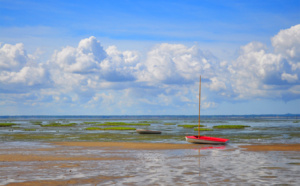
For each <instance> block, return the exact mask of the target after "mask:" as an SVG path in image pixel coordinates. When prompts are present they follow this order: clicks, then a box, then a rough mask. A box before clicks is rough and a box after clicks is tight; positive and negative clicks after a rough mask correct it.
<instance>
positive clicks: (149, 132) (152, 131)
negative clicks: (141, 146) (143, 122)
mask: <svg viewBox="0 0 300 186" xmlns="http://www.w3.org/2000/svg"><path fill="white" fill-rule="evenodd" d="M136 132H137V133H139V134H161V131H157V130H146V129H136Z"/></svg>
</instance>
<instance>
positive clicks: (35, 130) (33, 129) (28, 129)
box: [23, 129, 36, 131]
mask: <svg viewBox="0 0 300 186" xmlns="http://www.w3.org/2000/svg"><path fill="white" fill-rule="evenodd" d="M23 130H24V131H36V129H23Z"/></svg>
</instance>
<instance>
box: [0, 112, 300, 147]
mask: <svg viewBox="0 0 300 186" xmlns="http://www.w3.org/2000/svg"><path fill="white" fill-rule="evenodd" d="M197 119H198V117H197V116H128V117H125V116H110V117H109V116H102V117H101V116H98V117H88V116H74V117H70V116H69V117H68V116H65V117H63V116H61V117H55V116H52V117H50V116H48V117H42V116H41V117H37V116H35V117H34V116H32V117H29V116H28V117H22V116H20V117H11V118H7V117H0V122H13V123H15V124H17V125H14V126H12V127H0V140H1V141H137V142H156V143H157V142H165V143H185V139H184V136H186V135H197V134H198V133H197V131H194V130H193V128H183V127H180V126H178V125H182V124H194V125H195V124H196V125H197V123H198V121H197ZM34 121H40V122H42V124H43V125H45V124H48V123H51V122H58V123H62V124H68V123H76V125H75V126H70V127H41V126H40V125H34V124H33V122H34ZM115 121H117V122H126V123H140V122H146V123H148V124H150V126H131V127H135V128H145V129H150V130H160V131H162V134H161V135H140V134H137V133H136V132H135V131H134V130H129V131H118V130H116V131H114V130H111V131H100V130H97V131H89V130H85V129H86V128H87V127H94V126H95V124H84V122H98V123H104V122H115ZM165 124H172V125H165ZM201 124H203V125H205V128H211V129H212V128H213V126H216V125H247V126H250V127H246V128H244V129H214V130H213V131H203V132H201V135H207V136H215V137H223V138H228V139H230V142H231V143H300V120H299V119H297V117H284V116H282V117H267V118H266V117H262V116H253V117H249V116H235V117H220V116H219V117H217V116H211V117H205V116H204V117H202V119H201ZM98 127H99V126H98ZM26 129H34V130H35V131H26Z"/></svg>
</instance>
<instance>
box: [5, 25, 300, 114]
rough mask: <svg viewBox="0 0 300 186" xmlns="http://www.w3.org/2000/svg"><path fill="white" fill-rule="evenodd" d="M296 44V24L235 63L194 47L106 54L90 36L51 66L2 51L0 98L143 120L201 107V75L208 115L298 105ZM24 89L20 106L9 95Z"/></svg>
mask: <svg viewBox="0 0 300 186" xmlns="http://www.w3.org/2000/svg"><path fill="white" fill-rule="evenodd" d="M299 43H300V26H299V25H296V26H294V27H291V28H289V29H286V30H281V31H280V32H279V33H278V34H277V35H275V36H274V37H273V38H272V45H273V48H270V49H268V48H267V47H266V45H264V44H263V43H260V42H250V43H249V44H247V45H245V46H241V48H240V53H239V55H238V57H237V58H236V59H234V60H232V61H223V60H218V59H217V58H216V57H214V55H212V54H211V53H209V52H205V51H202V50H200V49H199V47H198V46H197V45H195V46H191V47H188V46H186V45H183V44H168V43H163V44H159V45H156V46H154V47H153V48H152V49H151V50H150V51H148V52H147V53H145V54H142V53H140V52H138V51H129V50H127V51H120V50H118V48H117V47H116V46H109V47H107V48H106V49H104V48H103V47H102V46H101V44H100V42H99V41H98V40H97V39H96V38H95V37H93V36H91V37H89V38H86V39H82V40H81V41H80V42H79V44H78V46H76V47H73V46H67V47H64V48H62V49H61V50H58V51H55V52H54V53H53V55H52V57H51V58H50V59H49V60H48V61H47V62H40V61H38V60H39V57H38V56H37V54H38V52H37V54H27V53H26V51H25V49H24V46H23V44H20V43H19V44H16V45H10V44H2V45H1V46H0V86H1V87H0V89H1V91H2V94H1V95H0V96H1V97H2V98H3V97H9V96H11V97H10V100H9V101H7V102H6V103H8V102H10V103H17V102H21V101H20V100H21V99H27V100H30V101H27V102H26V104H28V105H32V104H35V102H39V103H41V104H42V103H43V102H45V104H46V103H56V104H58V103H60V104H68V105H71V106H75V107H76V106H77V107H84V108H90V107H94V108H96V107H101V106H106V107H107V108H108V107H109V109H110V111H114V110H117V111H121V112H122V113H126V109H127V108H129V109H132V110H137V111H139V113H141V114H142V113H143V112H142V111H141V110H140V108H146V107H147V108H149V110H151V109H158V108H163V109H164V110H169V108H171V107H172V108H177V109H178V110H180V109H182V110H184V109H185V107H187V106H189V107H194V106H195V105H194V104H193V103H195V104H196V103H197V97H196V96H197V95H198V82H199V75H202V83H203V88H204V91H203V92H202V94H203V95H202V96H203V97H205V101H204V102H203V104H202V108H203V109H209V108H215V107H218V105H220V104H219V103H220V102H222V101H225V100H226V101H229V102H230V101H233V100H234V101H235V100H249V99H250V100H251V99H257V98H268V99H269V98H271V99H284V100H292V99H299V97H300V93H299V86H300V81H299V77H300V60H299V59H300V44H299ZM273 49H274V50H273ZM20 90H21V93H24V92H25V93H26V96H23V97H20V98H19V99H17V98H16V94H14V95H13V96H12V94H10V93H9V92H14V93H16V92H18V91H20ZM4 94H5V95H4ZM19 94H20V93H19ZM20 96H21V95H20ZM0 102H1V103H4V102H3V101H1V100H0ZM24 103H25V101H24ZM37 105H38V104H37ZM145 105H146V106H145ZM121 107H123V109H120V108H121ZM144 113H145V112H144Z"/></svg>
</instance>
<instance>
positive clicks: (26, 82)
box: [0, 43, 49, 92]
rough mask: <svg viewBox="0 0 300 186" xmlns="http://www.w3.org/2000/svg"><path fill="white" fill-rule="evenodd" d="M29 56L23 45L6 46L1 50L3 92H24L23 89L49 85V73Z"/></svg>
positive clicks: (0, 76) (0, 75)
mask: <svg viewBox="0 0 300 186" xmlns="http://www.w3.org/2000/svg"><path fill="white" fill-rule="evenodd" d="M35 59H36V58H35V57H34V56H32V55H27V53H26V51H25V50H24V46H23V44H21V43H18V44H16V45H10V44H4V45H3V46H2V47H1V48H0V85H1V89H2V90H3V91H10V92H22V89H26V90H27V89H28V88H31V89H36V88H40V87H45V86H48V85H49V80H48V79H47V78H48V74H47V71H46V70H45V68H44V66H43V65H42V64H40V63H38V62H36V61H35Z"/></svg>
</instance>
